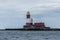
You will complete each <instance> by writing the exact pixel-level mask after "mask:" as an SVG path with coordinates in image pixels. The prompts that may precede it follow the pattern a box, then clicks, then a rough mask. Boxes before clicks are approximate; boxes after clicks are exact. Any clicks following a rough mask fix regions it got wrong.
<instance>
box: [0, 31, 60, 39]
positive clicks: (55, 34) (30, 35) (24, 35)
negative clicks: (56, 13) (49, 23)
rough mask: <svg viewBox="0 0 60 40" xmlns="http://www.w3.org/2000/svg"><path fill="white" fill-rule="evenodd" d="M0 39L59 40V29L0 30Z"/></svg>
mask: <svg viewBox="0 0 60 40" xmlns="http://www.w3.org/2000/svg"><path fill="white" fill-rule="evenodd" d="M0 40H60V31H0Z"/></svg>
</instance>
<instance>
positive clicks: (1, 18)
mask: <svg viewBox="0 0 60 40" xmlns="http://www.w3.org/2000/svg"><path fill="white" fill-rule="evenodd" d="M27 11H30V14H31V17H32V18H33V20H34V22H44V23H45V25H46V27H51V28H60V0H0V29H4V28H23V25H25V23H26V12H27Z"/></svg>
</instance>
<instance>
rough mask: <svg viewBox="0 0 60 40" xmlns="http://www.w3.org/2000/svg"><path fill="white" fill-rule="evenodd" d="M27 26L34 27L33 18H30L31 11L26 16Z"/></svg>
mask: <svg viewBox="0 0 60 40" xmlns="http://www.w3.org/2000/svg"><path fill="white" fill-rule="evenodd" d="M26 25H27V26H32V25H33V23H32V18H31V16H30V12H29V11H27V14H26Z"/></svg>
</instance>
